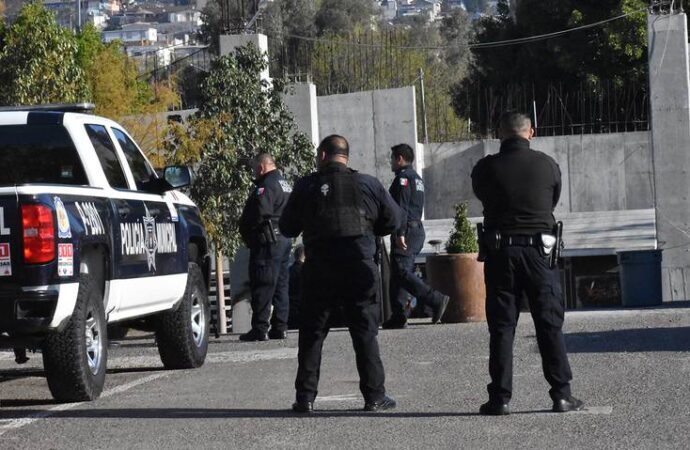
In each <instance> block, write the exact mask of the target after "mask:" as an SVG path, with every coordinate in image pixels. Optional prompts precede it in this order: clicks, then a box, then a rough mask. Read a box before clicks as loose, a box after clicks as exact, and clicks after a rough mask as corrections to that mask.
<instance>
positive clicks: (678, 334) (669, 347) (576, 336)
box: [565, 327, 690, 353]
mask: <svg viewBox="0 0 690 450" xmlns="http://www.w3.org/2000/svg"><path fill="white" fill-rule="evenodd" d="M565 342H566V348H567V349H568V353H604V352H613V353H616V352H690V327H676V328H636V329H629V330H611V331H598V332H587V333H569V334H566V335H565Z"/></svg>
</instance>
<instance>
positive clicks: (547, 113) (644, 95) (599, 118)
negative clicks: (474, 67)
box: [456, 81, 649, 137]
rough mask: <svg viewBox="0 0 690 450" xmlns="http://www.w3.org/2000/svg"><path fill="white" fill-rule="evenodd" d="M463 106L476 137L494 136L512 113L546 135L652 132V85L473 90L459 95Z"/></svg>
mask: <svg viewBox="0 0 690 450" xmlns="http://www.w3.org/2000/svg"><path fill="white" fill-rule="evenodd" d="M458 103H459V105H458V106H457V109H459V110H460V111H459V112H460V114H461V115H462V117H464V118H466V120H467V124H468V126H467V127H466V129H465V130H464V131H465V132H467V133H468V134H469V135H470V136H472V135H474V136H481V137H492V136H493V134H494V129H495V124H496V122H497V119H498V116H499V115H500V114H501V113H502V112H503V111H506V110H511V109H512V110H518V111H522V112H525V113H528V114H530V116H531V117H532V120H533V122H534V123H535V124H536V128H537V133H538V134H539V135H541V136H557V135H571V134H598V133H615V132H623V131H644V130H648V129H649V97H648V89H647V86H646V85H643V86H639V85H636V84H632V83H628V84H624V85H618V84H614V83H612V82H610V81H603V82H596V83H582V84H580V85H578V86H564V85H563V84H562V83H557V82H554V83H550V84H548V85H546V86H540V87H537V86H534V85H527V86H525V85H513V86H503V87H482V86H470V87H468V88H467V89H465V90H464V91H462V92H459V93H457V100H456V104H458Z"/></svg>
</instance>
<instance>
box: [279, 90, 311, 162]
mask: <svg viewBox="0 0 690 450" xmlns="http://www.w3.org/2000/svg"><path fill="white" fill-rule="evenodd" d="M283 100H284V101H285V105H286V106H287V107H288V109H289V110H290V112H291V113H292V115H293V116H294V118H295V123H296V124H297V128H298V129H299V131H301V132H303V133H304V134H306V135H307V136H309V138H310V139H311V142H312V144H314V148H316V147H317V146H318V145H319V110H318V102H317V98H316V86H315V85H314V84H312V83H295V84H292V85H290V86H289V88H288V92H287V93H286V94H285V95H284V96H283Z"/></svg>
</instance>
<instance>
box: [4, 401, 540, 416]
mask: <svg viewBox="0 0 690 450" xmlns="http://www.w3.org/2000/svg"><path fill="white" fill-rule="evenodd" d="M6 402H7V400H3V402H2V403H3V406H11V405H10V404H8V403H6ZM26 402H29V401H28V400H27V401H26ZM12 406H23V405H20V404H17V405H12ZM26 406H29V405H26ZM45 412H46V411H45V410H40V409H15V410H9V411H2V410H0V420H9V419H21V418H24V417H29V416H32V415H34V414H44V413H45ZM535 412H536V411H535ZM478 415H479V414H478V413H468V412H428V413H426V412H393V411H391V412H379V413H371V412H364V411H360V410H327V409H320V410H318V411H315V412H314V413H313V414H308V415H303V414H296V413H294V412H292V411H291V410H273V409H193V408H192V409H185V408H151V409H145V408H138V409H132V408H123V409H88V410H87V409H83V410H81V409H79V410H67V411H51V412H50V417H51V418H64V419H231V418H241V419H250V418H258V419H261V418H264V419H277V418H286V417H293V418H304V419H309V418H330V417H367V418H377V417H380V418H403V419H404V418H410V419H415V418H424V417H471V416H478Z"/></svg>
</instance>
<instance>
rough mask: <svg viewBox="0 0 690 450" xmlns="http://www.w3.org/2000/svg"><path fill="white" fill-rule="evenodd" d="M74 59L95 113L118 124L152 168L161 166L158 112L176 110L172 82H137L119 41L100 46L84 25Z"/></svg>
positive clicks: (164, 128) (162, 131)
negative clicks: (80, 71)
mask: <svg viewBox="0 0 690 450" xmlns="http://www.w3.org/2000/svg"><path fill="white" fill-rule="evenodd" d="M77 43H78V49H79V51H78V53H77V60H78V62H79V64H80V66H81V67H82V70H83V71H84V74H85V78H86V82H87V84H88V88H89V91H90V92H91V96H90V100H91V101H92V102H93V103H94V104H95V105H96V109H95V111H94V112H95V114H98V115H100V116H104V117H108V118H110V119H113V120H115V121H116V122H119V123H121V124H122V125H123V126H124V127H125V128H127V130H128V131H129V133H130V134H131V135H132V137H134V139H135V140H136V141H137V143H138V144H139V145H140V146H141V148H142V150H143V151H144V152H145V153H146V154H147V155H148V157H149V158H150V159H151V160H152V162H154V164H156V165H163V164H164V162H165V161H164V156H163V155H162V153H161V152H162V151H163V150H164V148H163V141H164V139H165V137H166V135H167V134H168V124H167V120H165V117H163V115H162V113H165V112H166V111H168V110H169V109H171V108H174V107H178V106H179V104H180V96H179V95H178V94H177V92H176V89H175V87H174V86H175V83H174V80H169V81H161V82H158V83H155V82H151V83H149V82H147V81H144V80H139V79H138V73H137V67H136V63H135V61H133V60H132V59H131V58H129V57H128V56H127V55H126V54H125V53H124V51H123V49H122V47H121V44H120V43H119V42H111V43H108V44H104V43H102V42H101V39H100V33H99V32H98V30H96V29H95V28H94V27H92V26H89V25H87V26H86V27H84V28H83V29H82V32H81V33H80V34H79V35H78V37H77Z"/></svg>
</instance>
